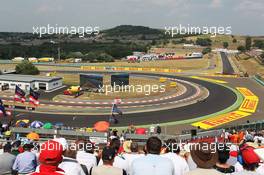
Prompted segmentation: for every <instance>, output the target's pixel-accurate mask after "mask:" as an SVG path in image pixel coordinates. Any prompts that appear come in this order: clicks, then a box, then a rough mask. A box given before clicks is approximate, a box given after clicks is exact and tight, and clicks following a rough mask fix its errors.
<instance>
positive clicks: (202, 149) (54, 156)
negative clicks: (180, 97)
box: [0, 131, 264, 175]
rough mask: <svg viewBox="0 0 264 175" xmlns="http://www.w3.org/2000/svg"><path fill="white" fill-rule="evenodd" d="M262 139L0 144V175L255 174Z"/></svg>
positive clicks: (262, 167) (241, 135)
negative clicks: (143, 142)
mask: <svg viewBox="0 0 264 175" xmlns="http://www.w3.org/2000/svg"><path fill="white" fill-rule="evenodd" d="M263 134H264V132H254V131H239V132H236V131H232V132H225V133H223V135H222V136H221V137H222V138H223V139H216V140H218V141H217V142H199V141H198V142H197V140H196V141H195V140H193V141H192V142H189V143H181V142H179V141H178V140H176V139H168V140H166V141H162V140H160V139H159V138H158V137H156V136H152V137H150V138H149V139H148V140H147V141H146V143H145V145H141V144H139V143H138V142H136V141H131V140H123V139H121V138H120V137H118V136H117V134H113V135H112V136H111V138H110V140H109V142H108V143H107V144H104V145H101V144H96V143H92V142H90V141H89V140H82V139H79V140H75V141H67V140H66V139H65V138H55V139H52V140H49V141H46V142H41V141H33V140H28V139H21V140H16V141H12V142H11V141H6V142H5V143H4V144H1V145H0V150H1V152H0V174H1V175H2V174H32V175H59V174H66V175H152V174H155V175H202V174H208V175H218V174H233V175H261V174H264V164H263V160H264V148H263V145H264V137H263ZM219 140H221V142H220V141H219Z"/></svg>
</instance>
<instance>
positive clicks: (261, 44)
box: [253, 40, 264, 49]
mask: <svg viewBox="0 0 264 175" xmlns="http://www.w3.org/2000/svg"><path fill="white" fill-rule="evenodd" d="M253 46H254V47H257V48H259V49H263V48H264V41H263V40H254V44H253Z"/></svg>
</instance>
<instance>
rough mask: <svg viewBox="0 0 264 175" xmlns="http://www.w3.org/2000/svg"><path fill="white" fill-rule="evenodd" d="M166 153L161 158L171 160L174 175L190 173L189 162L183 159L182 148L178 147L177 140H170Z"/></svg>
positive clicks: (167, 143)
mask: <svg viewBox="0 0 264 175" xmlns="http://www.w3.org/2000/svg"><path fill="white" fill-rule="evenodd" d="M165 146H166V150H165V151H166V153H165V154H162V155H161V156H163V157H166V158H168V159H170V160H171V161H172V162H173V165H174V175H183V174H185V173H186V172H188V171H190V170H189V166H188V164H187V161H186V160H185V159H184V158H183V157H181V156H180V155H179V154H180V151H181V150H180V147H179V146H178V144H177V142H176V140H175V139H169V140H167V142H166V145H165Z"/></svg>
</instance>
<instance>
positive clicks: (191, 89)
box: [2, 72, 197, 113]
mask: <svg viewBox="0 0 264 175" xmlns="http://www.w3.org/2000/svg"><path fill="white" fill-rule="evenodd" d="M68 73H69V72H68ZM70 73H76V72H70ZM94 73H95V72H94ZM97 73H98V72H97ZM131 75H135V76H140V75H139V74H137V75H136V74H131ZM141 76H142V75H141ZM144 76H146V75H144ZM155 78H157V76H155ZM176 81H177V80H176ZM180 83H181V84H182V85H183V86H184V87H185V88H186V92H185V93H183V94H181V95H179V96H176V97H173V98H169V99H164V100H159V101H155V100H152V102H141V100H138V99H136V100H135V99H134V100H132V101H131V102H132V103H125V104H120V105H118V106H119V107H122V106H135V105H137V106H139V105H141V106H144V105H151V104H152V105H154V104H160V103H169V102H174V101H179V100H182V99H186V98H188V97H191V96H193V95H195V94H196V93H197V89H196V88H195V86H193V85H192V84H189V83H187V82H182V81H181V82H180ZM61 91H62V90H61ZM57 94H58V92H56V94H55V93H53V96H55V95H57ZM164 97H165V96H164ZM153 98H156V97H153ZM2 99H3V100H11V101H12V100H13V98H10V97H2ZM40 101H41V104H43V105H50V104H51V105H61V106H75V107H76V106H78V107H80V106H82V107H86V108H90V107H91V108H93V107H108V108H111V107H112V101H111V102H110V104H104V103H96V104H85V103H84V104H80V103H69V101H68V102H66V103H64V102H54V101H51V100H40ZM65 101H67V100H65ZM100 101H101V102H106V101H103V100H100ZM133 101H138V102H137V103H133ZM63 112H64V111H63ZM64 113H65V112H64Z"/></svg>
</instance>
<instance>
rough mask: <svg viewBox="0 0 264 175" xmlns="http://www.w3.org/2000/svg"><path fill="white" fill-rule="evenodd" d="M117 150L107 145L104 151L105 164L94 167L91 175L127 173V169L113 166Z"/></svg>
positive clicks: (122, 174) (124, 174)
mask: <svg viewBox="0 0 264 175" xmlns="http://www.w3.org/2000/svg"><path fill="white" fill-rule="evenodd" d="M115 156H116V150H115V149H114V148H112V147H105V148H104V149H103V152H102V161H103V165H100V166H98V167H92V168H91V169H90V175H126V171H125V170H122V169H120V168H116V167H114V166H113V163H114V160H115Z"/></svg>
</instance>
